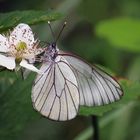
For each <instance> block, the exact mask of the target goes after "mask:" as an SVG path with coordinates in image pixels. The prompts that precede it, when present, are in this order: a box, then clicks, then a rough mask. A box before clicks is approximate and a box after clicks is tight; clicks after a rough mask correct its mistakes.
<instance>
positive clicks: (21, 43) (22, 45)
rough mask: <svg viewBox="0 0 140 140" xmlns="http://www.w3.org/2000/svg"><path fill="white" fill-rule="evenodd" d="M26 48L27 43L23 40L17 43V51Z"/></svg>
mask: <svg viewBox="0 0 140 140" xmlns="http://www.w3.org/2000/svg"><path fill="white" fill-rule="evenodd" d="M25 49H27V44H26V43H25V42H22V41H21V42H19V43H18V44H17V45H16V50H17V51H24V50H25Z"/></svg>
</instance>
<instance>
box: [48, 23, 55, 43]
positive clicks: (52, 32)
mask: <svg viewBox="0 0 140 140" xmlns="http://www.w3.org/2000/svg"><path fill="white" fill-rule="evenodd" d="M48 25H49V28H50V30H51V34H52V36H53V39H54V40H55V35H54V31H53V30H52V26H51V22H50V21H48Z"/></svg>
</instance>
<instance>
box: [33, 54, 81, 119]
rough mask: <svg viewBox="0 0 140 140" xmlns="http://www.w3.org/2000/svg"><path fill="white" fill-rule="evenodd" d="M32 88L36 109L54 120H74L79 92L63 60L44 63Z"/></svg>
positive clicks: (70, 71)
mask: <svg viewBox="0 0 140 140" xmlns="http://www.w3.org/2000/svg"><path fill="white" fill-rule="evenodd" d="M40 70H43V71H45V72H44V74H43V75H37V78H36V80H35V83H34V85H33V88H32V102H33V106H34V108H35V109H36V110H37V111H39V112H40V113H41V114H42V115H43V116H45V117H48V118H50V119H52V120H58V121H65V120H70V119H72V118H74V117H75V116H76V115H77V112H78V108H79V91H78V87H77V80H76V77H75V75H74V73H73V71H72V69H71V67H70V65H69V64H68V62H67V61H66V60H65V59H64V58H63V57H60V56H58V58H56V61H55V62H52V63H44V64H43V65H42V67H41V69H40Z"/></svg>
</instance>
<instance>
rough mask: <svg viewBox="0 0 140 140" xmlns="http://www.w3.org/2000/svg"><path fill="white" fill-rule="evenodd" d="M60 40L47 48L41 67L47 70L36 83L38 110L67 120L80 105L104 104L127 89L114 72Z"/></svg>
mask: <svg viewBox="0 0 140 140" xmlns="http://www.w3.org/2000/svg"><path fill="white" fill-rule="evenodd" d="M65 25H66V23H64V25H63V28H62V29H61V32H62V30H63V29H64V27H65ZM49 26H50V22H49ZM50 29H51V31H52V28H51V26H50ZM61 32H60V33H59V36H60V34H61ZM52 34H54V33H53V31H52ZM59 36H58V38H59ZM56 42H57V39H56V41H55V42H53V43H50V44H49V46H48V47H46V48H45V51H44V54H43V56H42V62H43V64H42V66H41V68H40V70H41V71H43V72H44V74H42V75H39V74H38V75H37V77H36V79H35V81H34V84H33V87H32V95H31V98H32V102H33V107H34V109H35V110H37V111H38V112H40V113H41V114H42V115H43V116H45V117H47V118H49V119H51V120H56V121H67V120H71V119H73V118H75V117H76V115H77V113H78V110H79V107H80V106H89V107H90V106H101V105H105V104H109V103H112V102H115V101H117V100H119V99H120V98H121V97H122V95H123V90H122V88H121V86H120V85H119V83H118V82H117V81H116V80H115V79H114V78H113V77H112V76H110V75H109V74H107V73H106V72H104V71H103V70H101V69H100V68H98V67H97V66H94V65H90V64H89V63H87V62H86V61H85V60H83V59H82V58H80V57H78V56H76V55H73V54H70V53H66V52H63V51H61V50H59V49H58V47H57V44H56Z"/></svg>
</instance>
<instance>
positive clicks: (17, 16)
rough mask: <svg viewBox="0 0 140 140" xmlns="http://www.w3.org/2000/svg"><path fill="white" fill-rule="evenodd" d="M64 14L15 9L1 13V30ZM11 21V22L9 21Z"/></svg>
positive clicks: (53, 18) (55, 18)
mask: <svg viewBox="0 0 140 140" xmlns="http://www.w3.org/2000/svg"><path fill="white" fill-rule="evenodd" d="M61 17H62V15H61V14H60V13H56V12H53V11H34V10H28V11H14V12H9V13H1V14H0V31H5V30H7V29H9V28H11V27H14V26H16V25H17V24H19V23H27V24H30V25H33V24H38V23H41V22H47V21H54V20H57V19H60V18H61ZM9 21H10V22H9Z"/></svg>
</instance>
